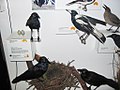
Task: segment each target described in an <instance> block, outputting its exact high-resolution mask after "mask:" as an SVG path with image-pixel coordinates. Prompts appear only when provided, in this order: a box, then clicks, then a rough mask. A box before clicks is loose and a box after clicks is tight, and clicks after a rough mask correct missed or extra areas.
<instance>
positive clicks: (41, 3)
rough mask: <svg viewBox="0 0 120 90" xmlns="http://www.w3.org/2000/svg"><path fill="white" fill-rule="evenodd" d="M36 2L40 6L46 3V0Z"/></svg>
mask: <svg viewBox="0 0 120 90" xmlns="http://www.w3.org/2000/svg"><path fill="white" fill-rule="evenodd" d="M34 3H35V4H36V5H38V6H40V7H42V5H43V4H44V3H45V0H35V1H34Z"/></svg>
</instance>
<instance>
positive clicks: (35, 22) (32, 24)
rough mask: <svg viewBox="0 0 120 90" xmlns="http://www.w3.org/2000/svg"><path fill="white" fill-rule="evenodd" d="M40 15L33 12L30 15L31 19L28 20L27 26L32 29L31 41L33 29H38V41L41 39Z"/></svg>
mask: <svg viewBox="0 0 120 90" xmlns="http://www.w3.org/2000/svg"><path fill="white" fill-rule="evenodd" d="M39 18H40V17H39V15H38V14H37V13H36V12H33V13H32V14H31V16H30V17H29V19H28V20H27V22H26V26H29V28H30V29H31V41H33V36H32V34H33V30H34V29H37V34H38V37H37V41H40V37H39V28H40V21H39Z"/></svg>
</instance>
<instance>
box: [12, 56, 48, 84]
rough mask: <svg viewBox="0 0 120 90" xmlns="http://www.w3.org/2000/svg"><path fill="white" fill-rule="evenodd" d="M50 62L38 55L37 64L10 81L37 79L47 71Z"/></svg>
mask: <svg viewBox="0 0 120 90" xmlns="http://www.w3.org/2000/svg"><path fill="white" fill-rule="evenodd" d="M49 64H50V62H49V61H48V59H47V58H46V57H45V56H42V57H40V60H39V62H38V64H36V65H35V66H33V67H31V68H29V69H28V70H26V71H25V72H24V73H23V74H21V75H19V76H18V77H16V78H15V79H13V81H12V83H17V82H19V81H25V80H31V79H37V78H39V77H42V76H43V75H44V73H45V72H46V71H47V69H48V66H49Z"/></svg>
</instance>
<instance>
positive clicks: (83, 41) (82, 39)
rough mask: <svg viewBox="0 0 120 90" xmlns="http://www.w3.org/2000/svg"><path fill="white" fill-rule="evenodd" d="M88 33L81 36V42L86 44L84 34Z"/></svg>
mask: <svg viewBox="0 0 120 90" xmlns="http://www.w3.org/2000/svg"><path fill="white" fill-rule="evenodd" d="M85 35H86V33H84V34H83V35H82V36H80V37H79V39H80V40H81V43H83V44H86V41H85V39H84V36H85Z"/></svg>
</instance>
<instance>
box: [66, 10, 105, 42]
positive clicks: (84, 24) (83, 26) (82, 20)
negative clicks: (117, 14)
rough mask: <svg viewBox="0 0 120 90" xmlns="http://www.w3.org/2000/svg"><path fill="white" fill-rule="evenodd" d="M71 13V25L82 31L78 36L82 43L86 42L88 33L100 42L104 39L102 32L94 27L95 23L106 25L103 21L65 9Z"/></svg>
mask: <svg viewBox="0 0 120 90" xmlns="http://www.w3.org/2000/svg"><path fill="white" fill-rule="evenodd" d="M67 11H68V12H69V13H70V14H71V21H72V23H73V25H74V26H75V27H76V28H77V29H78V30H79V31H82V32H84V34H83V35H82V36H80V37H79V39H80V40H81V42H82V43H83V44H86V39H87V38H88V36H89V35H90V34H92V35H93V36H94V37H95V38H96V39H97V40H98V41H99V42H101V43H102V44H103V43H104V42H105V41H106V38H105V36H104V34H102V33H101V32H99V31H98V30H97V29H96V28H95V25H96V24H102V25H106V23H105V22H104V21H101V20H98V19H95V18H92V17H89V16H86V15H78V13H77V12H76V11H75V10H67Z"/></svg>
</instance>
